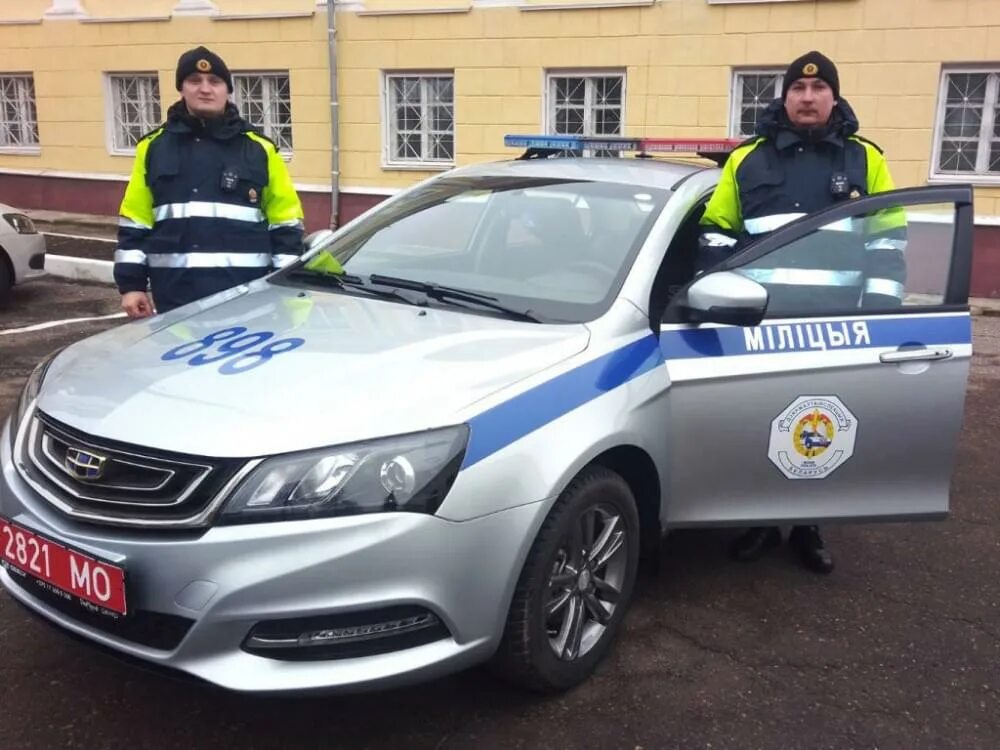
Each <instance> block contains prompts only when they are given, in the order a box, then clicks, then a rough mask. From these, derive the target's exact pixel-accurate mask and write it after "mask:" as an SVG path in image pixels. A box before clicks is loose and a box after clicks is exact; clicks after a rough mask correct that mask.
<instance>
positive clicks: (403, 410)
mask: <svg viewBox="0 0 1000 750" xmlns="http://www.w3.org/2000/svg"><path fill="white" fill-rule="evenodd" d="M192 310H194V312H193V314H192ZM240 329H246V330H245V332H242V333H240ZM234 334H239V335H238V337H234ZM267 334H271V335H270V336H268V335H267ZM588 339H589V333H588V330H587V328H586V326H583V325H541V324H535V323H525V322H518V321H512V320H506V319H501V318H496V317H489V316H484V315H475V314H467V313H463V312H459V311H454V310H448V309H435V308H420V307H414V306H408V305H404V304H398V303H395V302H389V301H385V300H378V299H372V298H363V297H355V296H348V295H346V294H339V293H333V292H314V291H305V290H299V289H293V288H288V287H281V286H274V285H270V284H266V283H265V284H255V285H252V287H251V289H249V290H248V289H247V288H246V287H244V288H243V289H242V291H240V292H230V293H228V294H224V295H216V297H215V298H210V299H209V300H207V301H203V302H201V303H195V304H194V305H188V306H186V307H184V308H179V309H178V310H174V311H172V312H171V313H168V314H167V315H164V316H158V317H156V318H151V319H149V320H148V321H141V322H135V323H130V324H128V325H124V326H121V327H119V328H116V329H112V330H110V331H107V332H105V333H102V334H99V335H97V336H94V337H92V338H90V339H87V340H84V341H81V342H79V343H77V344H74V345H73V346H71V347H70V348H68V349H67V350H66V351H64V352H63V353H62V354H60V355H59V356H58V357H57V358H56V359H55V360H54V361H53V363H52V366H51V367H50V369H49V371H48V374H47V375H46V378H45V382H44V384H43V386H42V390H41V394H40V396H39V401H38V405H39V408H40V409H41V410H42V412H44V413H45V414H48V415H49V416H51V417H52V418H54V419H56V420H59V421H60V422H62V423H64V424H66V425H68V426H70V427H73V428H76V429H78V430H80V431H82V432H85V433H87V434H90V435H94V436H99V437H103V438H109V439H112V440H117V441H122V442H125V443H131V444H135V445H141V446H147V447H151V448H157V449H161V450H167V451H177V452H181V453H190V454H198V455H208V456H219V457H250V456H260V455H268V454H274V453H283V452H288V451H295V450H304V449H308V448H315V447H320V446H325V445H334V444H341V443H346V442H352V441H356V440H363V439H367V438H372V437H377V436H385V435H394V434H402V433H407V432H414V431H419V430H424V429H428V428H433V427H440V426H445V425H448V424H454V423H455V422H456V421H458V417H457V415H458V414H459V413H460V412H461V411H462V410H463V409H468V407H469V406H470V405H472V404H474V403H475V402H477V401H479V400H480V399H483V398H485V397H486V396H489V395H490V394H491V393H494V392H496V391H497V390H499V389H502V388H505V387H508V386H510V385H512V384H513V383H515V382H517V381H518V380H520V379H522V378H525V377H528V376H530V375H533V374H536V373H538V372H540V371H542V370H544V369H545V368H548V367H551V366H553V365H555V364H557V363H558V362H560V361H563V360H565V359H566V358H568V357H571V356H573V355H574V354H577V353H578V352H580V351H582V350H584V349H585V348H586V346H587V343H588ZM213 341H214V342H215V343H214V344H213V343H212V342H213ZM227 341H228V342H229V343H228V346H229V347H230V349H229V351H226V350H224V349H222V348H220V347H224V346H226V345H227ZM282 342H284V343H282ZM289 342H292V343H289ZM297 342H301V343H300V344H297ZM268 345H270V346H271V347H272V348H271V349H270V350H268V351H267V352H266V353H263V354H252V353H254V352H261V351H262V349H263V348H264V347H266V346H268ZM244 346H246V347H247V348H246V349H245V350H243V347H244ZM293 346H296V348H294V349H293V348H292V347H293ZM232 350H242V351H243V353H242V354H240V353H239V352H237V353H235V354H230V356H224V355H226V354H227V353H229V352H231V351H232ZM240 357H242V359H240ZM234 370H237V372H233V371H234Z"/></svg>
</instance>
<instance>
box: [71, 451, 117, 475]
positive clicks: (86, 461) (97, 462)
mask: <svg viewBox="0 0 1000 750" xmlns="http://www.w3.org/2000/svg"><path fill="white" fill-rule="evenodd" d="M107 461H108V459H107V458H106V457H105V456H98V455H97V454H96V453H88V452H87V451H84V450H80V449H79V448H67V449H66V460H65V465H66V468H67V469H69V471H70V473H71V474H73V476H75V477H76V478H77V479H82V480H84V481H85V482H93V481H95V480H97V479H100V478H101V477H103V476H104V465H105V464H106V463H107Z"/></svg>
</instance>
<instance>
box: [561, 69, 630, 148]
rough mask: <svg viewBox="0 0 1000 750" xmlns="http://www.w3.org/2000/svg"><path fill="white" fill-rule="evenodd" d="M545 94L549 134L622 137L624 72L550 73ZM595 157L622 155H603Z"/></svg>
mask: <svg viewBox="0 0 1000 750" xmlns="http://www.w3.org/2000/svg"><path fill="white" fill-rule="evenodd" d="M546 95H547V99H548V106H547V107H546V119H547V122H546V123H545V131H546V132H548V133H556V134H559V135H607V136H620V135H622V129H623V126H624V120H625V74H624V73H567V72H560V73H550V74H549V75H548V81H547V91H546ZM588 155H590V154H588ZM592 155H593V156H619V155H620V154H618V153H616V152H600V153H594V154H592Z"/></svg>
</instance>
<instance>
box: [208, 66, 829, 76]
mask: <svg viewBox="0 0 1000 750" xmlns="http://www.w3.org/2000/svg"><path fill="white" fill-rule="evenodd" d="M199 64H200V63H199ZM817 73H819V66H818V65H817V64H816V63H806V64H805V65H803V66H802V75H804V76H814V75H816V74H817Z"/></svg>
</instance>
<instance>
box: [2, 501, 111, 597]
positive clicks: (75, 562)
mask: <svg viewBox="0 0 1000 750" xmlns="http://www.w3.org/2000/svg"><path fill="white" fill-rule="evenodd" d="M0 563H4V564H6V565H7V566H9V567H10V568H13V569H14V572H15V574H16V571H20V572H21V573H23V574H25V575H27V576H29V577H31V578H33V579H35V580H36V581H40V582H42V585H43V586H44V587H45V588H47V589H48V590H49V591H50V592H52V593H55V594H58V595H59V596H62V597H64V598H67V599H76V600H77V601H78V602H80V603H81V605H82V606H84V607H85V608H87V609H89V610H91V611H94V612H99V613H103V614H118V615H124V614H126V613H127V610H126V608H125V570H124V569H123V568H121V567H119V566H117V565H112V564H111V563H108V562H104V561H103V560H97V559H95V558H93V557H91V556H89V555H84V554H83V553H81V552H77V551H76V550H72V549H69V548H68V547H66V546H64V545H62V544H59V543H57V542H54V541H52V540H51V539H48V538H46V537H44V536H41V535H39V534H36V533H34V532H32V531H28V530H27V529H24V528H21V527H20V526H16V525H14V524H13V523H11V522H10V521H8V520H6V519H4V518H0Z"/></svg>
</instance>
